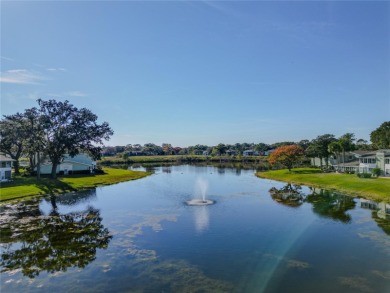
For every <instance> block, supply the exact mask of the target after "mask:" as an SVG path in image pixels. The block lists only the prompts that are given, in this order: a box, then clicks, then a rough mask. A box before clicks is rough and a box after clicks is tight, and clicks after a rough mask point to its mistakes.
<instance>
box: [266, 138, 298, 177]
mask: <svg viewBox="0 0 390 293" xmlns="http://www.w3.org/2000/svg"><path fill="white" fill-rule="evenodd" d="M303 156H304V150H303V149H302V148H301V147H300V146H298V145H296V144H293V145H286V146H281V147H279V148H277V149H276V150H275V151H274V152H273V153H271V154H270V156H269V159H268V162H269V163H270V164H271V165H274V164H277V163H280V164H282V165H284V166H286V167H287V169H288V171H291V168H292V167H293V166H294V165H295V164H296V163H297V162H299V161H300V160H302V158H303Z"/></svg>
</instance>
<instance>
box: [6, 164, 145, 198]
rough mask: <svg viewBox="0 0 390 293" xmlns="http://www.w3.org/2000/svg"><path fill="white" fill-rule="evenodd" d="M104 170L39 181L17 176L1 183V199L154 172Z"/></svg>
mask: <svg viewBox="0 0 390 293" xmlns="http://www.w3.org/2000/svg"><path fill="white" fill-rule="evenodd" d="M103 170H104V172H105V174H101V175H73V176H66V177H60V178H58V179H50V178H41V180H39V181H37V180H36V178H32V177H17V178H15V179H14V180H13V181H12V182H7V183H1V188H0V201H7V200H12V199H19V198H25V197H30V196H36V195H44V194H54V193H63V192H70V191H76V190H80V189H88V188H93V187H96V186H102V185H110V184H114V183H118V182H123V181H129V180H135V179H139V178H143V177H145V176H148V175H150V174H152V173H150V172H138V171H129V170H122V169H113V168H103Z"/></svg>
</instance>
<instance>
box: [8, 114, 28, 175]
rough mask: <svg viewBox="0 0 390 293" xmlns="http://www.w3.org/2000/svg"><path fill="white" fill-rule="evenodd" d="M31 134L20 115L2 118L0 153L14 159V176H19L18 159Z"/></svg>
mask: <svg viewBox="0 0 390 293" xmlns="http://www.w3.org/2000/svg"><path fill="white" fill-rule="evenodd" d="M30 135H31V133H30V132H29V131H28V129H27V122H26V120H25V119H24V118H23V115H22V114H19V113H17V114H15V115H9V116H4V119H2V120H1V121H0V152H2V153H4V154H6V155H8V156H10V157H11V158H12V159H14V160H15V161H14V163H13V165H14V169H15V174H19V173H20V172H19V159H20V157H21V156H22V155H23V152H24V151H25V148H26V142H27V140H28V139H29V136H30Z"/></svg>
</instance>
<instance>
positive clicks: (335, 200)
mask: <svg viewBox="0 0 390 293" xmlns="http://www.w3.org/2000/svg"><path fill="white" fill-rule="evenodd" d="M301 190H302V188H301V186H299V185H292V184H290V183H288V184H286V185H285V186H283V187H282V188H279V189H278V188H275V187H272V188H271V189H270V190H269V192H270V195H271V197H272V198H273V199H274V200H275V201H277V202H278V203H280V204H283V205H287V206H290V207H298V206H300V205H301V204H303V203H304V202H306V203H310V204H311V205H312V206H313V211H314V212H315V213H316V214H318V215H320V216H321V217H326V218H331V219H333V220H337V221H341V222H343V223H348V222H350V221H351V216H350V215H349V214H347V213H346V211H348V210H352V209H354V208H355V206H356V203H355V201H354V199H353V197H350V196H348V195H343V194H339V193H335V192H331V191H328V190H323V189H320V190H319V191H317V190H316V189H312V193H311V194H308V195H305V194H303V193H302V192H301Z"/></svg>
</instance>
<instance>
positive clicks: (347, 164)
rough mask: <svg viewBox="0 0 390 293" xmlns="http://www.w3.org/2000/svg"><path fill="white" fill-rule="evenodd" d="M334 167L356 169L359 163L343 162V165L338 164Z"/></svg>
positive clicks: (355, 161) (356, 161)
mask: <svg viewBox="0 0 390 293" xmlns="http://www.w3.org/2000/svg"><path fill="white" fill-rule="evenodd" d="M334 166H337V167H358V166H359V161H358V160H353V161H351V162H345V163H339V164H336V165H334Z"/></svg>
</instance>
